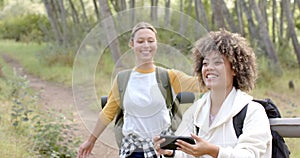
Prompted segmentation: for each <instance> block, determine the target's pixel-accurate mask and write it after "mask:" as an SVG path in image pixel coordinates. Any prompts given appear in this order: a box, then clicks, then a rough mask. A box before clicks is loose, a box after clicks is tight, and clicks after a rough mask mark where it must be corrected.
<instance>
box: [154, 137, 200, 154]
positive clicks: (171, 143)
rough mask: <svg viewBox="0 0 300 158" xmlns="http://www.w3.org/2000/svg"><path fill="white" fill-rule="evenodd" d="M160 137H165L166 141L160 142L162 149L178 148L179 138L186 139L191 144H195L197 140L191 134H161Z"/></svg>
mask: <svg viewBox="0 0 300 158" xmlns="http://www.w3.org/2000/svg"><path fill="white" fill-rule="evenodd" d="M160 138H165V139H166V141H165V142H163V143H162V144H160V148H161V149H170V150H176V148H177V147H178V146H177V145H176V144H175V143H176V140H177V139H180V140H182V141H185V142H187V143H190V144H195V140H194V139H193V138H192V137H190V136H172V135H161V136H160Z"/></svg>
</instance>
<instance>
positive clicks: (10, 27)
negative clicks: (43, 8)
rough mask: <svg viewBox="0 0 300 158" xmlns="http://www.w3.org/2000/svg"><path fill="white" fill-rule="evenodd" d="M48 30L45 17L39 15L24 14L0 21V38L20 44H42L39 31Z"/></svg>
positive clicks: (41, 33) (42, 34)
mask: <svg viewBox="0 0 300 158" xmlns="http://www.w3.org/2000/svg"><path fill="white" fill-rule="evenodd" d="M41 27H44V28H50V24H49V22H48V20H47V17H46V16H44V15H41V14H26V15H19V16H17V17H10V18H6V19H4V20H2V21H0V28H1V29H0V35H1V36H0V37H1V38H3V39H14V40H16V41H21V42H31V41H33V42H43V41H44V33H43V31H42V29H41Z"/></svg>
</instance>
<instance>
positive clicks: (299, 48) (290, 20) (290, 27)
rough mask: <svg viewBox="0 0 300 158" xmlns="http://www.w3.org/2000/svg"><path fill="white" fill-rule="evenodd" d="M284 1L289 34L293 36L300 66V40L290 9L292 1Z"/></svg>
mask: <svg viewBox="0 0 300 158" xmlns="http://www.w3.org/2000/svg"><path fill="white" fill-rule="evenodd" d="M282 2H283V6H284V7H283V8H282V9H283V10H284V12H285V15H286V19H287V22H288V30H289V34H290V37H291V38H292V42H293V46H294V50H295V53H296V56H297V59H298V65H299V67H300V45H299V42H298V39H297V34H296V31H295V24H294V21H293V17H292V13H291V10H290V2H289V1H288V0H282Z"/></svg>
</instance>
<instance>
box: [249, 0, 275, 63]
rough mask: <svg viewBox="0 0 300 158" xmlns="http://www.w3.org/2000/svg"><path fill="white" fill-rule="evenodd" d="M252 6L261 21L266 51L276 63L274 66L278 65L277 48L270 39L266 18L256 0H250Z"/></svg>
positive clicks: (260, 25) (259, 21) (261, 34)
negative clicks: (263, 16)
mask: <svg viewBox="0 0 300 158" xmlns="http://www.w3.org/2000/svg"><path fill="white" fill-rule="evenodd" d="M249 2H250V6H251V8H252V9H253V11H254V13H255V17H256V19H257V21H258V23H259V34H260V37H261V39H262V42H263V43H264V46H265V50H266V53H267V55H268V57H269V59H270V60H271V62H272V63H273V64H274V66H276V65H278V59H277V55H276V50H275V48H274V45H273V43H272V41H271V40H270V36H269V33H268V30H267V28H266V23H265V22H264V19H263V18H262V15H261V13H260V10H259V8H258V6H257V5H256V2H255V0H250V1H249Z"/></svg>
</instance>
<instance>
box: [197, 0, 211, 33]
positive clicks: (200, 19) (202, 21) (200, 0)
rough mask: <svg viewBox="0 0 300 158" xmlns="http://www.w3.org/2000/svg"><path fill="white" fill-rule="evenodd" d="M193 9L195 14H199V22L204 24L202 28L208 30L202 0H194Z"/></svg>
mask: <svg viewBox="0 0 300 158" xmlns="http://www.w3.org/2000/svg"><path fill="white" fill-rule="evenodd" d="M198 9H199V10H198ZM195 10H196V14H198V16H199V17H198V19H199V22H200V23H202V24H203V25H204V28H205V29H206V30H210V29H209V25H208V20H207V16H206V13H205V9H204V7H203V3H202V0H195ZM199 11H200V15H199ZM200 17H202V18H200Z"/></svg>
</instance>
